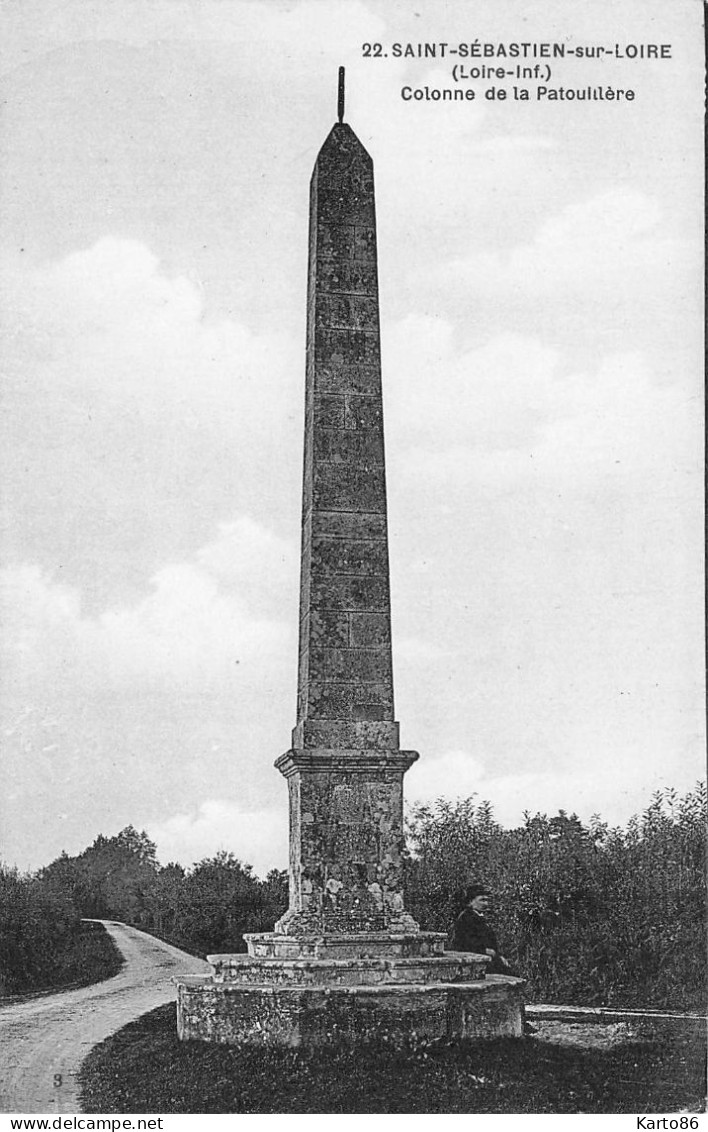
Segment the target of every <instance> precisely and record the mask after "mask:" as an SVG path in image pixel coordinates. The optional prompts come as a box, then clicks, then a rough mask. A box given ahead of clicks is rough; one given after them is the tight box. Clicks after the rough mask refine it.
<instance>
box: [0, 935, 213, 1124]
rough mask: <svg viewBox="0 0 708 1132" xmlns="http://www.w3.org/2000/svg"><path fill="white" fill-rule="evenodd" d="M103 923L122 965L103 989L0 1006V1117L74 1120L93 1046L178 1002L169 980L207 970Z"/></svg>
mask: <svg viewBox="0 0 708 1132" xmlns="http://www.w3.org/2000/svg"><path fill="white" fill-rule="evenodd" d="M104 922H105V925H106V930H107V931H109V932H110V934H111V936H112V937H113V939H114V941H115V943H116V945H117V947H118V948H119V950H120V951H121V952H122V954H123V955H124V957H125V965H124V966H123V968H122V970H121V971H120V973H119V974H117V975H115V976H114V977H113V978H112V979H106V980H105V982H102V983H94V984H93V985H92V986H89V987H81V988H79V989H78V990H70V991H61V992H58V993H57V994H50V995H46V996H42V997H39V998H33V999H29V1000H25V1001H24V1002H16V1003H7V1002H6V1003H4V1004H2V1005H0V1112H6V1113H7V1112H12V1113H23V1114H25V1113H29V1114H33V1113H55V1112H56V1113H59V1112H72V1113H73V1112H79V1111H80V1109H79V1098H78V1091H77V1086H76V1074H77V1072H78V1069H79V1066H80V1065H81V1062H82V1061H83V1059H84V1058H85V1057H86V1055H87V1054H88V1052H89V1050H90V1049H91V1047H92V1046H95V1045H96V1044H97V1043H98V1042H102V1041H103V1039H104V1038H107V1037H108V1036H109V1035H110V1034H113V1033H115V1031H116V1030H120V1029H121V1027H122V1026H125V1025H127V1023H128V1022H132V1021H133V1019H135V1018H139V1017H140V1015H141V1014H145V1013H146V1012H147V1011H148V1010H153V1009H154V1008H155V1007H156V1006H162V1004H163V1003H165V1002H170V1001H171V1000H174V999H175V998H176V990H175V987H174V986H173V985H172V982H171V979H172V978H173V976H175V975H185V974H198V973H200V972H201V971H207V970H209V969H210V968H209V966H208V964H206V963H204V962H203V960H201V959H195V958H194V956H193V955H188V954H187V953H186V952H185V951H180V950H179V949H178V948H176V947H171V946H170V945H169V944H168V943H163V942H162V941H161V940H159V939H155V938H154V937H153V936H150V935H146V933H145V932H140V931H138V930H137V928H129V927H127V926H126V925H125V924H114V923H110V922H106V921H104Z"/></svg>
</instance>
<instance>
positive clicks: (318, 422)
mask: <svg viewBox="0 0 708 1132" xmlns="http://www.w3.org/2000/svg"><path fill="white" fill-rule="evenodd" d="M343 78H344V76H343V70H342V69H341V68H340V76H339V114H338V121H337V122H336V124H335V125H334V126H333V128H332V130H331V132H330V134H329V136H328V138H327V139H326V141H325V143H324V145H323V146H322V149H321V150H320V152H319V155H318V157H317V161H316V163H315V169H314V172H313V175H312V182H311V185H310V245H309V277H308V301H307V358H306V382H305V384H306V396H305V468H304V488H303V509H302V564H301V584H300V662H299V678H298V697H297V720H296V725H295V728H294V730H293V734H292V745H291V748H290V750H288V751H287V752H286V753H285V754H284V755H281V757H280V758H279V759H278V760H277V762H276V764H275V765H276V766H277V767H278V769H279V770H280V771H281V772H282V773H283V774H284V775H285V777H286V778H287V781H288V791H289V807H290V870H289V871H290V901H289V907H288V910H287V911H286V913H285V915H284V916H283V917H282V918H281V919H280V920H279V921H278V923H277V924H276V925H275V930H274V931H272V932H260V933H253V934H250V935H247V936H245V937H244V938H245V940H246V943H247V946H248V955H242V954H238V955H210V956H209V957H208V958H209V962H210V963H211V965H212V969H213V974H212V975H208V976H191V977H186V978H183V979H181V980H180V981H179V984H178V985H179V991H178V1008H177V1018H178V1022H177V1026H178V1033H179V1036H180V1037H181V1038H193V1039H199V1040H203V1041H218V1042H226V1043H230V1044H239V1043H248V1044H258V1045H260V1044H276V1045H300V1044H311V1045H318V1044H319V1045H322V1044H327V1043H329V1042H332V1041H335V1040H344V1041H347V1042H358V1041H365V1040H369V1039H371V1038H381V1037H382V1036H384V1035H395V1036H396V1037H397V1038H401V1037H405V1036H406V1035H409V1034H412V1033H415V1034H416V1035H417V1037H418V1038H421V1037H428V1038H440V1037H447V1038H452V1037H472V1036H473V1037H496V1036H498V1035H500V1034H520V1033H521V1025H522V1013H523V1001H522V997H521V991H522V987H523V981H522V980H521V979H516V978H511V977H508V976H503V975H492V976H486V974H485V968H486V966H487V965H488V964H489V962H490V960H489V958H488V957H487V956H486V955H474V954H465V953H454V952H453V953H445V952H444V940H445V937H444V935H442V934H440V933H437V932H426V931H421V930H420V928H419V926H418V924H417V923H416V922H415V920H414V919H413V918H412V917H411V916H410V915H409V914H408V912H407V911H406V909H405V904H404V897H403V848H404V842H403V775H404V773H405V771H406V770H407V769H408V767H409V766H410V765H411V763H412V762H413V761H414V760H415V759H416V758H417V757H418V756H417V754H416V753H415V752H414V751H401V750H400V746H399V737H398V724H397V723H396V722H395V719H394V708H393V676H392V666H391V612H390V599H389V568H388V537H387V535H388V532H387V516H386V479H385V468H384V445H383V415H382V398H381V346H380V339H379V298H378V280H377V264H376V216H375V207H374V175H373V166H372V161H371V158H370V157H369V155H368V153H367V152H366V150H365V149H364V147H363V145H362V144H361V142H360V141H359V139H358V138H357V137H356V135H355V134H354V132H353V131H352V130H351V128H350V127H349V126H348V125H346V123H345V122H344V120H343V118H344V82H343Z"/></svg>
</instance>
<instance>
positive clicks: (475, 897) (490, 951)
mask: <svg viewBox="0 0 708 1132" xmlns="http://www.w3.org/2000/svg"><path fill="white" fill-rule="evenodd" d="M489 897H490V892H489V889H488V888H485V886H484V885H483V884H471V885H470V886H469V887H468V888H467V889H466V890H465V907H464V908H463V909H462V911H461V912H460V914H459V916H458V917H457V919H456V920H455V924H454V927H453V931H452V948H451V950H452V951H473V952H475V953H476V954H477V955H489V957H490V958H491V960H492V962H491V963H490V964H489V965H488V966H487V969H486V970H487V974H488V975H511V974H513V972H512V970H511V967H510V965H509V963H508V961H507V960H506V959H505V958H504V956H503V955H502V954H501V953H500V951H499V944H498V943H497V937H496V935H495V934H494V930H493V928H492V927H491V926H490V924H489V923H488V921H487V919H486V912H487V911H488V909H489V906H490V899H489Z"/></svg>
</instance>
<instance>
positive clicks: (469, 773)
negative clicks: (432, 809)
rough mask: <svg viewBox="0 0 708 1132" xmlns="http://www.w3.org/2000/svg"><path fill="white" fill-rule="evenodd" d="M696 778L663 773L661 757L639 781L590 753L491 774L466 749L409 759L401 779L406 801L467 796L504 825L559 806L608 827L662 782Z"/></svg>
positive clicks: (681, 783)
mask: <svg viewBox="0 0 708 1132" xmlns="http://www.w3.org/2000/svg"><path fill="white" fill-rule="evenodd" d="M694 784H695V776H693V777H692V776H691V774H690V772H689V773H686V772H684V773H682V774H680V776H679V777H677V776H676V771H675V769H674V768H672V770H671V772H669V773H667V768H666V767H665V766H664V765H663V763H662V760H661V758H660V757H655V758H652V759H650V760H649V761H648V763H647V764H646V765H645V766H644V768H643V775H642V778H641V781H638V779H637V771H636V767H635V766H634V765H633V764H631V765H629V766H621V765H618V763H617V761H616V760H615V759H613V758H611V757H610V756H609V753H608V752H606V751H603V750H599V751H596V752H594V753H593V757H592V760H591V761H590V765H569V766H568V767H566V768H563V767H562V766H558V767H557V768H556V769H554V770H553V771H548V770H543V769H536V770H535V769H529V770H525V771H520V772H516V773H511V774H499V773H495V770H494V764H493V762H490V761H489V760H486V759H483V758H481V757H479V756H475V755H473V754H471V752H469V751H463V750H455V751H447V752H445V753H443V754H441V755H432V756H430V757H428V758H427V759H422V758H421V759H420V760H419V762H417V763H414V764H413V766H412V767H411V769H410V770H409V772H408V774H407V775H406V779H405V796H406V801H407V804H408V805H409V806H410V807H414V806H416V805H420V804H430V803H432V802H435V801H436V800H437V799H438V798H446V799H448V800H454V799H463V798H471V797H473V796H476V800H477V801H478V802H482V801H489V802H491V803H492V812H493V815H494V818H495V820H496V821H498V822H499V823H500V824H501V825H503V826H505V827H506V828H513V827H514V826H518V825H521V824H522V823H523V820H524V813H525V812H529V813H531V814H535V813H546V814H548V815H549V816H550V815H552V814H554V813H557V812H558V810H561V809H564V810H566V812H571V811H572V812H575V813H577V814H578V816H579V817H580V818H581V820H583V821H588V820H589V818H590V817H591V816H592V815H593V814H600V816H601V817H602V819H603V821H608V822H609V823H610V825H623V824H624V823H625V822H626V821H627V820H628V819H629V818H630V817H631V816H632V814H634V813H637V812H639V811H640V810H641V809H643V808H644V806H646V805H648V803H649V800H650V798H651V795H652V793H653V792H654V791H655V790H658V789H661V788H663V787H667V786H673V787H674V788H677V789H678V790H679V792H684V791H688V790H691V789H692V788H693V786H694Z"/></svg>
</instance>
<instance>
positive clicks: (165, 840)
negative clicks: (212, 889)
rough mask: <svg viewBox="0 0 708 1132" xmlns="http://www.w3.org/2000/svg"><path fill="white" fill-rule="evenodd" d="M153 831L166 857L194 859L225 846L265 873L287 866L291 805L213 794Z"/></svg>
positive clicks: (190, 861)
mask: <svg viewBox="0 0 708 1132" xmlns="http://www.w3.org/2000/svg"><path fill="white" fill-rule="evenodd" d="M149 834H150V837H151V838H152V839H153V841H155V843H156V845H157V855H158V859H159V860H160V861H161V862H162V863H166V862H167V861H177V862H179V863H180V864H182V865H186V866H188V865H191V864H193V863H194V862H196V861H199V860H201V859H203V858H204V857H213V856H214V854H215V853H218V852H219V851H220V850H222V849H224V850H226V851H227V852H230V853H233V854H234V855H235V856H236V857H238V858H239V860H240V861H242V862H243V863H244V864H250V865H252V866H253V868H254V871H255V872H256V873H257V874H258V875H259V876H261V877H265V875H266V873H268V872H269V870H270V869H284V868H287V862H288V821H287V809H286V807H285V806H282V807H281V808H280V809H279V810H248V809H244V808H243V807H242V806H241V805H239V804H238V803H236V802H231V801H228V800H222V799H214V798H210V799H207V800H206V801H204V802H201V803H200V804H199V806H198V807H197V808H196V809H194V810H191V811H189V812H183V813H179V814H174V815H173V816H172V817H169V818H166V819H165V820H164V821H161V822H158V823H157V824H153V825H151V826H150V829H149Z"/></svg>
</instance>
